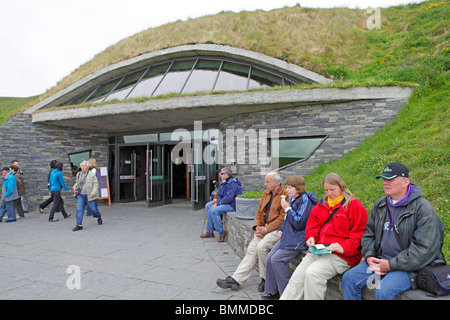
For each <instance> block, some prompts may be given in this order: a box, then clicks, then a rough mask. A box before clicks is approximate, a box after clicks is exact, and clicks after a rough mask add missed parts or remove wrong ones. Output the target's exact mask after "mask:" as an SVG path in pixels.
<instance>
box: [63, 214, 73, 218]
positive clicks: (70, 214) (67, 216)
mask: <svg viewBox="0 0 450 320" xmlns="http://www.w3.org/2000/svg"><path fill="white" fill-rule="evenodd" d="M71 215H72V214H71V213H69V214H68V215H67V216H65V217H64V219H67V218H68V217H70V216H71Z"/></svg>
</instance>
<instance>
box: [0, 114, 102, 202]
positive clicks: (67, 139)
mask: <svg viewBox="0 0 450 320" xmlns="http://www.w3.org/2000/svg"><path fill="white" fill-rule="evenodd" d="M0 139H1V148H0V165H1V166H2V167H3V166H8V167H9V166H10V165H11V161H12V160H15V159H17V160H19V164H20V168H21V169H22V171H23V172H24V182H25V192H26V196H25V197H24V198H25V204H26V205H27V207H28V209H29V210H30V211H31V210H37V206H38V204H39V203H41V202H42V201H43V199H44V198H45V197H48V195H49V192H48V188H47V175H48V171H49V169H50V161H51V160H58V161H61V162H62V163H63V164H64V168H63V176H64V180H65V182H66V184H67V186H68V187H69V188H72V186H73V184H74V183H75V177H73V176H72V173H71V171H70V164H69V158H68V154H69V153H72V152H78V151H84V150H89V149H91V150H92V157H93V158H95V159H96V160H97V165H98V166H106V165H107V164H108V162H107V161H108V139H107V134H106V133H103V132H84V131H80V130H71V129H67V128H60V127H56V126H49V125H43V124H35V123H32V122H31V115H30V114H24V113H22V114H19V115H18V116H16V117H14V118H12V119H11V120H9V121H8V122H7V123H5V124H3V125H2V126H0ZM63 198H64V200H65V201H66V202H68V205H71V204H75V201H74V197H72V194H69V193H68V192H66V191H63Z"/></svg>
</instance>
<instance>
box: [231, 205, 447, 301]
mask: <svg viewBox="0 0 450 320" xmlns="http://www.w3.org/2000/svg"><path fill="white" fill-rule="evenodd" d="M223 225H224V228H225V230H227V231H228V236H227V242H228V244H229V245H230V246H231V248H232V249H233V250H234V252H235V253H236V254H237V255H238V256H239V257H241V258H244V256H245V252H246V249H247V247H248V245H249V243H250V241H251V240H252V239H253V230H252V226H253V220H242V219H238V218H236V213H235V212H228V213H226V214H224V215H223ZM305 254H306V252H302V253H300V254H299V255H298V256H297V257H296V258H294V259H293V260H291V262H290V263H289V268H290V269H291V271H292V272H293V271H294V270H295V268H296V267H297V266H298V265H299V264H300V262H301V260H302V258H303V256H304V255H305ZM341 281H342V275H337V276H335V277H334V278H332V279H331V280H329V281H328V284H327V286H328V289H327V293H326V296H325V299H326V300H342V299H343V293H342V285H341ZM374 292H375V290H370V289H368V288H367V287H365V288H364V289H363V291H362V297H363V299H364V300H373V297H374ZM397 300H450V296H445V297H439V298H433V297H429V296H427V293H426V292H425V291H423V290H420V289H417V290H408V291H405V292H402V293H401V294H399V295H398V296H397Z"/></svg>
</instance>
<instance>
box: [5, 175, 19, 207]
mask: <svg viewBox="0 0 450 320" xmlns="http://www.w3.org/2000/svg"><path fill="white" fill-rule="evenodd" d="M17 198H19V193H18V192H17V181H16V178H15V177H14V175H13V174H12V173H11V172H8V174H7V175H6V176H5V182H3V188H2V201H6V202H7V201H13V200H16V199H17Z"/></svg>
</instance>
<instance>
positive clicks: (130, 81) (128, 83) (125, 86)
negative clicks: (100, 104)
mask: <svg viewBox="0 0 450 320" xmlns="http://www.w3.org/2000/svg"><path fill="white" fill-rule="evenodd" d="M145 70H146V69H141V70H138V71H135V72H132V73H130V74H128V75H126V76H125V78H124V79H123V80H122V82H121V83H120V84H119V85H118V86H117V88H116V89H115V90H114V92H111V94H110V95H109V96H108V97H107V98H106V99H105V101H109V100H113V99H117V100H123V99H125V98H126V96H127V94H128V92H130V90H131V89H132V88H133V86H134V85H135V84H136V82H137V81H138V80H139V79H140V78H141V76H142V75H143V74H144V72H145Z"/></svg>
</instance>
